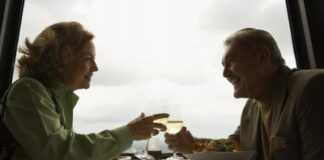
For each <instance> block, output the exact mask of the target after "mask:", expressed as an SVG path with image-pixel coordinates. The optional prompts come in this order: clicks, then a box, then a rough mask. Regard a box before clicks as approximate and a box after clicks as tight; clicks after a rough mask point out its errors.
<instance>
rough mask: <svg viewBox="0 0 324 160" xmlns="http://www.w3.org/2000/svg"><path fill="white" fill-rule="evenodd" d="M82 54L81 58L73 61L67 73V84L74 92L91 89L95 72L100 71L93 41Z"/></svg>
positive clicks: (85, 47)
mask: <svg viewBox="0 0 324 160" xmlns="http://www.w3.org/2000/svg"><path fill="white" fill-rule="evenodd" d="M80 52H81V54H80V57H77V58H75V60H73V62H72V63H71V64H70V66H69V67H68V68H67V69H66V73H65V83H66V85H67V86H68V87H69V88H71V89H72V90H77V89H82V88H84V89H87V88H89V87H90V82H91V77H92V75H93V72H96V71H98V67H97V64H96V62H95V56H96V53H95V47H94V44H93V43H92V41H91V42H88V43H87V44H86V45H85V46H84V48H83V49H82V50H81V51H80Z"/></svg>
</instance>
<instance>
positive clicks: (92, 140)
mask: <svg viewBox="0 0 324 160" xmlns="http://www.w3.org/2000/svg"><path fill="white" fill-rule="evenodd" d="M93 37H94V36H93V34H92V33H90V32H88V31H86V30H85V29H84V28H83V27H82V25H80V24H79V23H77V22H61V23H56V24H53V25H51V26H49V27H47V28H45V29H44V30H43V31H42V32H41V33H40V34H39V35H38V36H37V37H36V39H35V40H34V41H33V42H30V41H29V40H28V39H26V42H25V45H26V46H25V47H24V48H20V52H21V53H23V56H22V57H21V58H20V59H19V60H18V63H19V65H18V67H19V79H18V80H17V81H16V82H14V84H13V85H12V86H11V87H10V89H9V91H8V93H7V97H6V99H5V103H3V104H2V107H3V108H4V113H3V114H4V115H3V116H4V117H3V123H4V124H5V125H6V126H7V128H8V130H9V131H10V133H11V134H12V135H13V137H14V139H15V142H16V144H17V145H13V146H14V147H13V149H11V150H10V152H11V153H7V156H8V155H10V157H11V158H12V159H20V160H23V159H34V160H51V159H53V160H63V159H69V160H70V159H75V160H83V159H87V160H88V159H91V160H107V159H111V158H113V157H115V156H117V155H118V154H120V153H122V152H123V151H124V150H126V149H127V148H129V147H130V146H131V144H132V142H133V140H142V139H147V138H149V137H150V136H151V135H152V134H154V133H156V132H157V130H158V129H162V130H165V129H166V128H165V126H164V125H162V124H157V123H153V120H155V119H159V118H163V117H167V116H168V114H164V113H161V114H156V115H152V116H145V115H144V114H142V115H140V116H139V117H138V118H136V119H134V120H133V121H131V122H130V123H128V124H127V125H125V126H121V127H119V128H116V129H112V130H104V131H102V132H100V133H98V134H78V133H75V132H74V131H73V127H72V121H73V108H74V106H75V105H76V103H77V101H78V96H77V95H76V94H74V93H73V91H75V90H77V89H87V88H89V87H90V82H91V78H92V76H93V73H94V72H96V71H98V67H97V64H96V62H95V56H96V53H95V46H94V44H93V42H92V39H93Z"/></svg>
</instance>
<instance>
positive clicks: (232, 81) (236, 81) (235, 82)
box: [228, 78, 241, 89]
mask: <svg viewBox="0 0 324 160" xmlns="http://www.w3.org/2000/svg"><path fill="white" fill-rule="evenodd" d="M228 81H229V82H230V83H232V85H233V86H234V88H235V89H236V88H238V86H239V84H240V82H241V79H240V78H231V79H229V80H228Z"/></svg>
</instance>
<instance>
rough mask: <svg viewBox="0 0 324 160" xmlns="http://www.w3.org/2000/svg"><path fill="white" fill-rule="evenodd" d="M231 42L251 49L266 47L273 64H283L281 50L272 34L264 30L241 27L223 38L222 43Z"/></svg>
mask: <svg viewBox="0 0 324 160" xmlns="http://www.w3.org/2000/svg"><path fill="white" fill-rule="evenodd" d="M233 42H236V43H238V44H241V45H243V46H245V47H248V48H249V49H251V50H252V51H255V50H257V49H260V48H261V47H267V48H268V49H269V50H270V52H271V61H272V63H273V64H276V65H284V64H285V60H284V59H283V58H282V56H281V52H280V50H279V47H278V45H277V43H276V41H275V40H274V38H273V37H272V35H271V34H270V33H269V32H267V31H265V30H261V29H255V28H243V29H241V30H239V31H237V32H235V33H233V34H232V35H230V36H229V37H228V38H227V39H225V41H224V45H225V46H229V45H230V44H232V43H233Z"/></svg>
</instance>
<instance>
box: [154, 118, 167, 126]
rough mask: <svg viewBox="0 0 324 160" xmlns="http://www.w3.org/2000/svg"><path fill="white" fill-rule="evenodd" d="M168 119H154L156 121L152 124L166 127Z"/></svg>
mask: <svg viewBox="0 0 324 160" xmlns="http://www.w3.org/2000/svg"><path fill="white" fill-rule="evenodd" d="M168 120H169V119H168V118H160V119H156V120H154V121H153V122H154V123H161V124H163V125H165V126H166V125H167V123H168Z"/></svg>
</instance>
